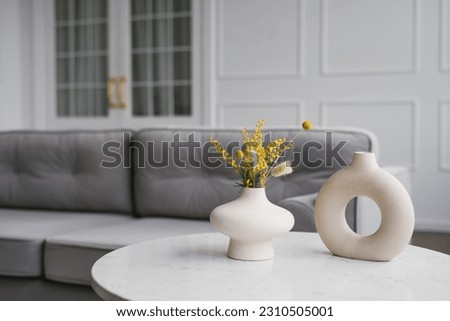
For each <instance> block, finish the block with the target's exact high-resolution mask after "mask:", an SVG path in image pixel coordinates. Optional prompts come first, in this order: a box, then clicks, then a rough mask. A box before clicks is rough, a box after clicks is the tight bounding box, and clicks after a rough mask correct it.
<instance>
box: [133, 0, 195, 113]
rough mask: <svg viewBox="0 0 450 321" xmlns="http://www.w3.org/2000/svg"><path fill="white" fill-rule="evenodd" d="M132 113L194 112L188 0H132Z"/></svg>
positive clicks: (190, 15) (190, 11)
mask: <svg viewBox="0 0 450 321" xmlns="http://www.w3.org/2000/svg"><path fill="white" fill-rule="evenodd" d="M130 16H131V65H132V66H131V69H132V70H131V91H132V114H133V116H154V117H173V116H191V115H192V107H191V105H192V102H191V101H192V99H191V91H192V72H191V70H192V64H191V52H192V45H191V43H192V41H191V39H192V34H191V20H192V8H191V1H190V0H131V13H130Z"/></svg>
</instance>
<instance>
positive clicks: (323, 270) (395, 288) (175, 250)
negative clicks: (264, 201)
mask: <svg viewBox="0 0 450 321" xmlns="http://www.w3.org/2000/svg"><path fill="white" fill-rule="evenodd" d="M227 244H228V238H227V237H225V236H223V235H221V234H215V233H212V234H196V235H186V236H179V237H172V238H166V239H159V240H153V241H148V242H143V243H138V244H134V245H131V246H127V247H124V248H121V249H118V250H116V251H113V252H111V253H109V254H107V255H105V256H104V257H102V258H101V259H99V260H98V261H97V262H96V263H95V265H94V266H93V268H92V286H93V288H94V290H95V291H96V292H97V293H98V294H99V295H100V296H101V297H102V298H103V299H106V300H151V301H158V300H170V301H177V300H190V301H196V300H201V301H208V300H213V301H222V300H232V301H239V300H248V301H253V300H257V301H266V300H267V301H276V300H283V301H291V300H318V301H319V300H450V256H449V255H445V254H442V253H439V252H435V251H431V250H427V249H423V248H419V247H415V246H407V247H406V249H405V250H404V251H403V252H402V253H401V254H400V255H399V256H398V257H396V258H395V259H393V260H392V261H390V262H369V261H359V260H352V259H345V258H341V257H337V256H333V255H332V254H331V253H330V252H329V251H328V250H327V248H326V247H325V246H324V245H323V243H322V242H321V240H320V238H319V236H318V234H316V233H301V232H291V233H288V234H287V235H284V236H281V237H279V238H277V239H275V240H274V247H275V258H274V259H273V260H269V261H259V262H245V261H237V260H233V259H230V258H228V257H227V256H226V251H227Z"/></svg>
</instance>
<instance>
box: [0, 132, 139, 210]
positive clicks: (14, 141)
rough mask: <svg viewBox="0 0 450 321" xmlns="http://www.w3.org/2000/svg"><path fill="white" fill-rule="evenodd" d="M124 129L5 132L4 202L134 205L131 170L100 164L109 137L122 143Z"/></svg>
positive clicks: (0, 182)
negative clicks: (103, 148) (106, 166)
mask: <svg viewBox="0 0 450 321" xmlns="http://www.w3.org/2000/svg"><path fill="white" fill-rule="evenodd" d="M123 137H124V135H123V131H73V132H45V131H44V132H43V131H14V132H4V133H0V207H19V208H34V209H54V210H72V211H105V212H126V213H130V212H131V211H132V200H131V199H132V198H131V173H130V169H129V168H125V167H124V166H122V164H120V165H119V166H117V167H115V168H105V167H102V166H101V163H102V161H110V160H111V159H110V158H108V157H106V156H105V155H103V153H102V147H103V145H104V144H105V143H106V142H110V141H117V142H119V143H121V144H122V145H121V146H122V147H123V148H116V149H114V150H112V152H114V153H116V154H117V155H121V157H122V159H126V157H128V153H129V151H128V150H129V149H128V141H127V140H124V138H123Z"/></svg>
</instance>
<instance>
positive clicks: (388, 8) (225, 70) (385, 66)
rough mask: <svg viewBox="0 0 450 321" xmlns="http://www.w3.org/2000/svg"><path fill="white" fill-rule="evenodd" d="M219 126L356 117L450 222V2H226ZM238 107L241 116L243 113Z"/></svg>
mask: <svg viewBox="0 0 450 321" xmlns="http://www.w3.org/2000/svg"><path fill="white" fill-rule="evenodd" d="M215 13H216V15H217V17H216V24H215V28H216V34H217V36H216V41H217V44H216V48H217V56H216V59H217V73H216V82H217V86H216V91H217V118H216V119H217V121H216V123H217V125H222V126H230V125H232V126H254V123H255V122H256V120H257V119H259V118H262V117H264V118H266V119H267V123H268V125H284V124H289V125H298V124H299V123H300V122H301V121H302V119H305V118H307V119H310V120H312V121H313V123H314V124H316V125H324V126H327V125H333V126H334V125H350V126H358V127H364V128H368V129H370V130H372V131H374V132H375V133H376V134H377V136H378V138H379V140H380V144H381V154H380V163H381V164H396V165H404V166H408V167H409V168H410V169H411V171H412V181H413V194H412V197H413V201H414V204H415V209H416V221H417V225H416V228H417V229H419V230H434V231H450V197H449V196H450V194H449V193H450V0H427V1H419V0H394V1H392V0H334V1H331V0H322V1H313V0H310V1H308V0H303V1H302V0H283V1H275V0H226V1H225V0H217V1H216V10H215ZM236 115H239V116H236Z"/></svg>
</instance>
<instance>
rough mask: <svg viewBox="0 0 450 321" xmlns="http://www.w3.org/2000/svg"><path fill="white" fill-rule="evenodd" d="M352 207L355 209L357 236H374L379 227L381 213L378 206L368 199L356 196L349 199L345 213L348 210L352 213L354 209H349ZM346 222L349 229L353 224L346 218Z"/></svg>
mask: <svg viewBox="0 0 450 321" xmlns="http://www.w3.org/2000/svg"><path fill="white" fill-rule="evenodd" d="M353 206H356V207H357V211H356V213H358V214H357V217H356V230H357V231H358V234H359V235H364V236H365V235H372V234H374V233H375V232H376V231H377V230H378V229H379V227H380V225H381V211H380V208H379V207H378V205H377V204H376V203H375V202H374V201H373V200H372V199H371V198H370V197H367V196H358V197H354V198H353V199H351V200H350V202H349V203H348V204H347V208H346V213H348V211H349V210H350V211H351V213H354V208H353V209H352V208H351V207H353ZM346 220H347V224H348V225H349V227H351V226H352V225H353V224H350V223H349V221H348V218H347V216H346ZM362 222H364V224H362Z"/></svg>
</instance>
